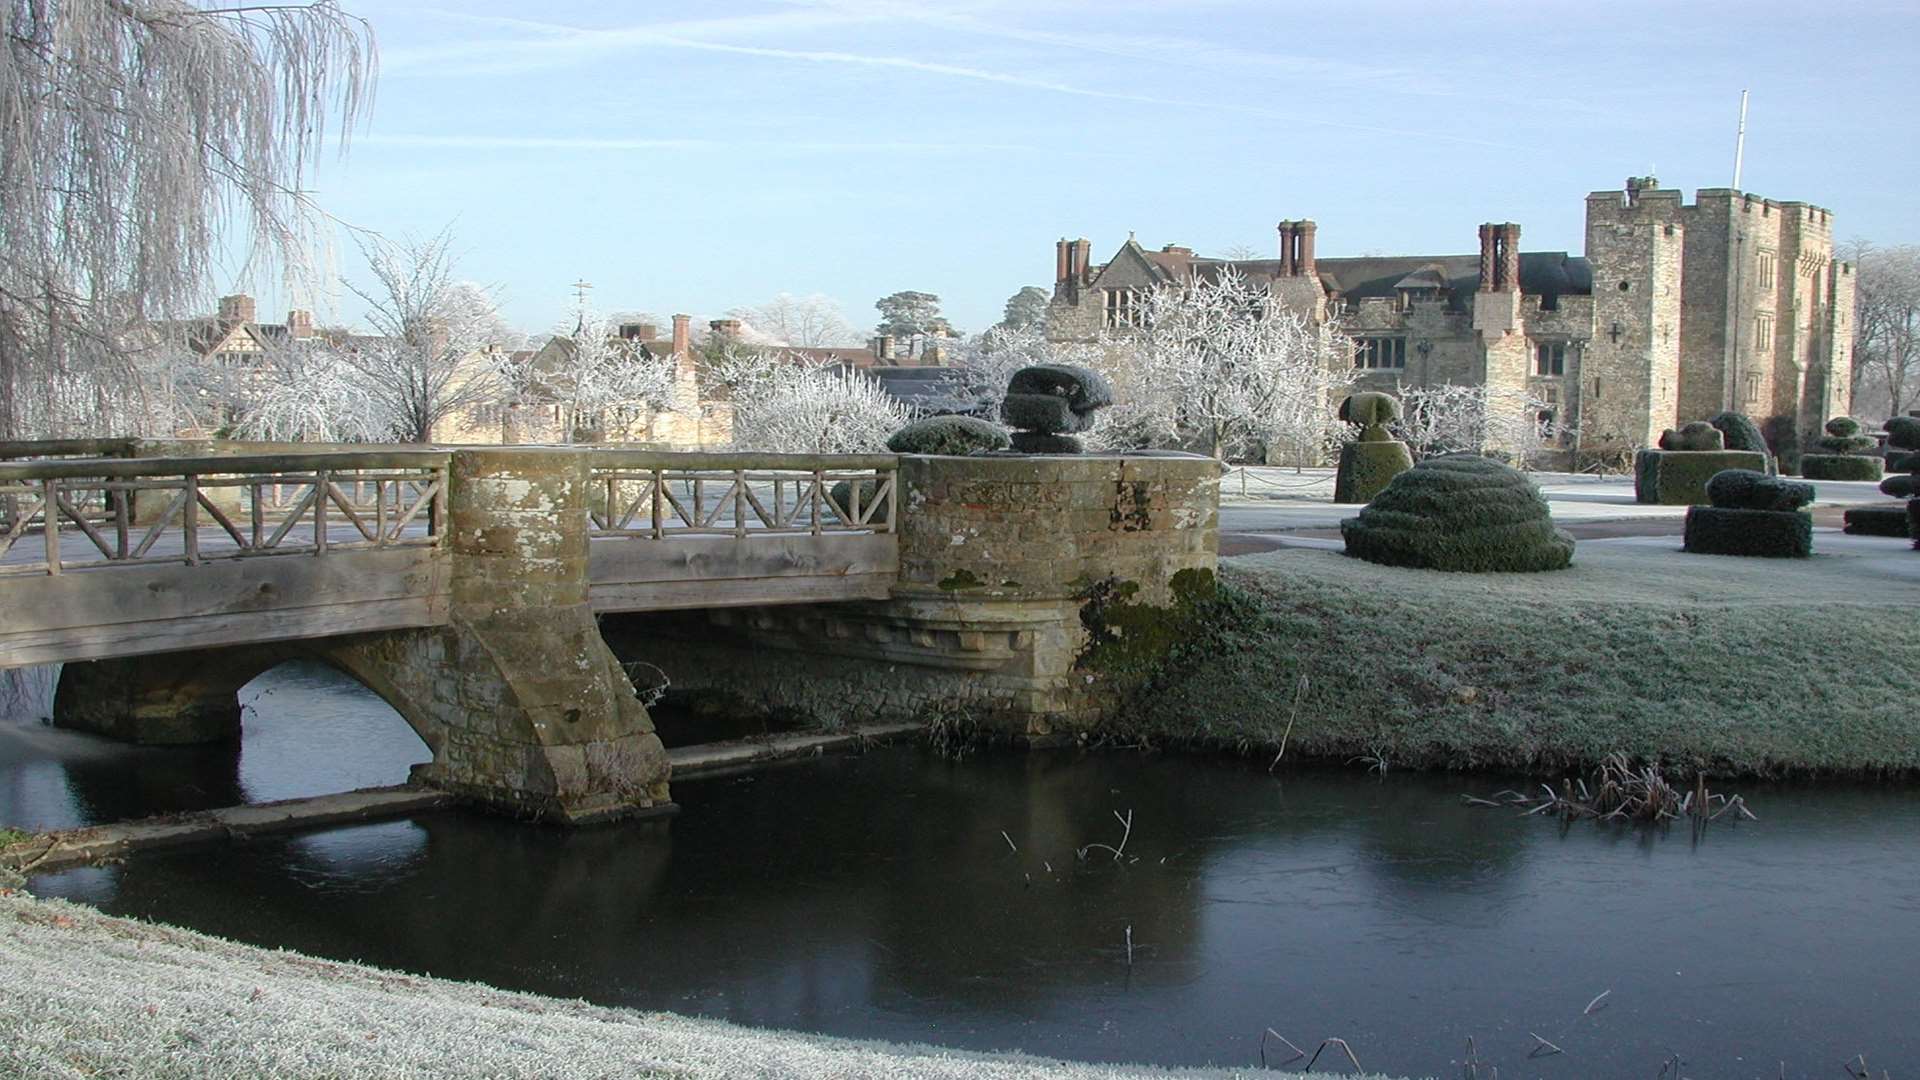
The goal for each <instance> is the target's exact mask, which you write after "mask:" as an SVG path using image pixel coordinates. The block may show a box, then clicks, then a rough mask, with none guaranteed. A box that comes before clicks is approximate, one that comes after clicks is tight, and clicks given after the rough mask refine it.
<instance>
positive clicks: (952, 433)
mask: <svg viewBox="0 0 1920 1080" xmlns="http://www.w3.org/2000/svg"><path fill="white" fill-rule="evenodd" d="M1011 445H1012V440H1010V439H1008V438H1007V431H1006V429H1005V428H1003V427H1001V426H1000V425H999V424H995V423H992V422H990V421H987V420H982V419H980V418H979V417H975V416H929V417H926V418H924V419H921V420H915V421H914V422H912V423H910V424H908V425H906V426H905V427H903V428H901V429H900V430H899V431H896V432H894V433H893V434H892V435H889V436H887V449H888V450H891V451H893V452H894V453H896V454H937V455H941V456H945V457H964V456H966V455H968V454H980V453H986V452H988V451H992V450H1005V449H1006V448H1007V447H1009V446H1011Z"/></svg>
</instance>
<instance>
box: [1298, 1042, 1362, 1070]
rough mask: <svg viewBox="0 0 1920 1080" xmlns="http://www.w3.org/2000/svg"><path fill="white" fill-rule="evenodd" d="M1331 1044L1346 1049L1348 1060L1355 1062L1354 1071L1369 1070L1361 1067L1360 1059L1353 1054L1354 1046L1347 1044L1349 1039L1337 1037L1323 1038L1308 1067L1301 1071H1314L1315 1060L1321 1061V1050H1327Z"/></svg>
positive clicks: (1308, 1062) (1308, 1061)
mask: <svg viewBox="0 0 1920 1080" xmlns="http://www.w3.org/2000/svg"><path fill="white" fill-rule="evenodd" d="M1329 1046H1338V1047H1339V1048H1340V1049H1341V1050H1342V1051H1344V1052H1345V1053H1346V1055H1347V1060H1348V1061H1351V1062H1353V1071H1354V1072H1366V1071H1367V1070H1365V1069H1363V1068H1361V1067H1360V1059H1359V1058H1357V1057H1355V1056H1354V1054H1353V1047H1351V1046H1348V1045H1347V1040H1345V1039H1335V1038H1328V1039H1323V1040H1321V1042H1320V1045H1319V1046H1318V1047H1317V1048H1315V1050H1314V1051H1313V1056H1312V1057H1310V1058H1308V1059H1307V1067H1306V1068H1305V1069H1302V1070H1300V1071H1301V1072H1312V1071H1313V1063H1314V1062H1316V1061H1319V1060H1320V1051H1321V1050H1325V1049H1326V1048H1327V1047H1329Z"/></svg>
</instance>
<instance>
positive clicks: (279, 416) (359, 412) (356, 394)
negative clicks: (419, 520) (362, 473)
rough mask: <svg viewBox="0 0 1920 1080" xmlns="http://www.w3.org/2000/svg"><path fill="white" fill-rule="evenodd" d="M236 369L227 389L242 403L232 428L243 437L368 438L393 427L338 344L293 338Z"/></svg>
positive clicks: (297, 439)
mask: <svg viewBox="0 0 1920 1080" xmlns="http://www.w3.org/2000/svg"><path fill="white" fill-rule="evenodd" d="M227 370H230V371H231V370H234V369H227ZM238 374H239V375H240V378H239V379H238V380H237V381H236V382H234V383H230V384H229V387H228V392H229V393H232V394H233V395H234V397H233V400H236V401H238V402H239V403H240V404H239V418H238V422H237V423H236V424H235V425H234V433H235V434H236V435H239V436H240V437H241V438H245V439H268V440H273V441H284V442H368V441H372V440H377V439H382V438H385V437H387V436H388V433H389V431H390V430H391V429H390V427H389V426H388V420H389V419H390V418H389V417H388V416H386V415H385V414H384V413H383V411H382V409H381V407H380V405H379V403H378V402H377V401H376V400H375V397H374V394H373V393H372V391H371V390H370V388H369V386H368V379H367V376H366V372H365V370H364V369H363V368H362V367H361V366H360V365H358V364H355V363H353V362H351V361H350V360H349V353H348V351H347V348H346V347H345V346H343V345H342V344H341V343H338V342H331V341H327V340H325V339H313V340H309V341H299V342H291V343H289V344H286V345H283V346H281V347H279V348H275V349H272V350H269V351H268V352H266V353H265V354H263V355H262V357H261V359H260V361H259V363H258V364H256V365H252V366H250V367H248V368H246V369H244V371H242V372H239V373H238Z"/></svg>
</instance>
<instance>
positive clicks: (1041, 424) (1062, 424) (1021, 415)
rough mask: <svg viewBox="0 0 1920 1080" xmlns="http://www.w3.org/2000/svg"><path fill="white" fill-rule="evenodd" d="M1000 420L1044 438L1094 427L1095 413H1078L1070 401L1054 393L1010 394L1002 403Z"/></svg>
mask: <svg viewBox="0 0 1920 1080" xmlns="http://www.w3.org/2000/svg"><path fill="white" fill-rule="evenodd" d="M1000 419H1002V420H1005V421H1006V422H1007V423H1008V424H1010V425H1012V426H1014V427H1016V428H1020V429H1022V430H1024V431H1034V432H1039V433H1040V434H1043V435H1071V434H1073V433H1074V432H1076V431H1085V430H1087V429H1088V428H1090V427H1092V426H1093V413H1092V412H1091V411H1088V412H1083V413H1077V412H1074V411H1073V408H1072V406H1070V405H1069V404H1068V403H1067V399H1066V398H1063V397H1055V396H1054V395H1052V394H1013V393H1009V394H1008V395H1007V396H1006V399H1005V400H1004V401H1002V402H1001V403H1000Z"/></svg>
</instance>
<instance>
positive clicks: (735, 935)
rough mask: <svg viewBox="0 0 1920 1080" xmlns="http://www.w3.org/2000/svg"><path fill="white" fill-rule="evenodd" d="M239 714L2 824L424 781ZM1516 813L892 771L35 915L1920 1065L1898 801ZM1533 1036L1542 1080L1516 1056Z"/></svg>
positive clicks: (1037, 1043)
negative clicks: (209, 733)
mask: <svg viewBox="0 0 1920 1080" xmlns="http://www.w3.org/2000/svg"><path fill="white" fill-rule="evenodd" d="M242 696H243V700H246V701H248V702H250V704H251V707H250V709H249V711H248V713H247V717H246V721H247V723H246V732H247V734H246V739H245V741H244V743H243V744H242V746H241V747H240V748H239V749H238V750H237V751H236V750H235V749H234V748H231V747H229V748H225V749H219V750H205V749H202V750H164V751H163V750H136V749H131V748H126V747H121V746H117V745H115V744H111V743H107V742H104V741H102V740H98V739H94V738H91V737H88V736H81V735H74V734H71V733H67V732H61V731H55V730H52V729H47V728H44V727H41V726H40V725H39V724H38V723H37V722H36V721H35V720H34V719H33V718H32V717H31V716H25V715H19V716H14V717H11V718H9V719H7V720H6V721H5V722H4V724H0V820H4V821H6V822H8V823H10V824H16V825H21V826H25V827H41V828H45V827H58V826H64V825H71V824H79V823H84V822H91V821H101V820H114V819H120V818H125V817H129V816H135V815H139V814H144V813H155V812H163V811H171V810H183V809H195V808H200V807H206V806H219V805H227V804H231V803H234V802H238V801H245V800H261V799H271V798H282V797H288V796H293V795H300V794H313V793H318V792H324V791H335V790H342V789H345V788H350V787H355V786H364V785H371V784H383V783H392V782H395V781H397V780H399V779H402V778H403V777H404V776H405V774H406V770H407V767H408V766H409V764H411V763H412V762H414V761H418V760H423V759H424V758H425V756H426V755H425V751H424V748H423V747H422V746H421V745H420V744H419V741H418V740H417V738H415V737H414V736H413V734H412V732H411V731H410V730H409V729H408V728H407V727H406V726H405V724H403V723H402V722H401V721H400V720H399V718H398V717H397V716H395V715H394V714H393V713H392V712H391V711H390V710H387V709H386V708H385V707H384V706H382V705H381V704H380V703H379V702H377V701H376V700H374V699H372V698H371V696H370V695H368V694H366V693H365V692H364V691H362V690H360V689H359V688H358V687H357V686H355V685H354V684H352V683H350V682H348V681H346V680H345V679H343V678H341V677H339V676H335V675H334V674H332V673H331V672H329V671H328V670H326V669H323V668H308V667H296V666H288V667H283V668H280V669H277V670H275V671H273V672H270V673H269V674H268V675H267V676H264V677H262V678H261V679H260V680H258V681H256V682H255V683H254V684H253V685H251V686H249V687H248V689H247V690H246V691H245V692H244V693H243V695H242ZM1507 784H1508V781H1507V780H1505V779H1503V778H1499V777H1489V776H1484V775H1478V776H1462V775H1434V774H1403V773H1400V772H1394V771H1390V772H1388V773H1387V774H1386V775H1384V776H1379V775H1370V774H1367V773H1365V772H1363V767H1362V766H1359V765H1354V766H1352V767H1349V768H1344V769H1342V768H1315V769H1295V770H1283V771H1282V772H1281V773H1280V774H1278V775H1269V774H1268V773H1267V771H1266V769H1265V763H1264V762H1242V761H1233V760H1223V759H1214V758H1191V757H1179V756H1166V755H1145V754H1139V753H1128V752H1108V753H1080V752H1072V751H1061V752H1052V753H1044V754H1011V753H1008V754H976V755H972V756H969V757H966V758H964V759H963V760H960V761H950V760H945V759H942V758H938V757H936V756H934V755H932V754H930V753H928V752H926V751H925V750H923V749H921V748H919V747H917V746H904V747H896V748H891V749H884V750H876V751H871V752H868V753H866V754H864V755H858V756H846V757H827V758H822V759H818V760H813V761H808V762H805V763H801V764H796V765H791V766H787V767H783V768H776V769H770V770H766V771H762V772H758V773H752V774H744V775H737V776H732V777H723V778H715V779H710V780H689V781H681V782H677V783H676V784H675V786H674V794H675V797H676V799H677V800H678V801H679V802H680V804H681V805H682V807H683V808H684V809H683V812H682V813H681V814H680V815H679V816H677V817H675V818H672V819H669V820H663V821H651V822H643V823H633V824H627V825H614V826H607V827H602V828H594V829H586V830H571V831H568V830H560V829H554V828H540V827H528V826H525V825H522V824H516V823H514V822H511V821H507V820H502V819H497V818H489V817H482V816H477V815H471V814H464V813H455V812H447V813H435V814H431V815H423V816H421V817H418V818H414V819H408V820H399V821H392V822H386V823H379V824H371V825H362V826H354V827H345V828H334V829H326V830H321V831H315V832H310V833H305V834H298V835H293V836H288V837H277V838H271V839H264V840H258V841H254V842H251V843H247V844H237V845H228V846H219V847H208V848H198V849H193V850H188V851H178V852H167V853H156V854H151V855H144V856H140V857H137V858H135V859H132V860H130V861H128V862H127V863H125V864H121V865H113V866H105V867H97V868H90V869H84V870H75V871H68V872H64V873H58V874H49V875H44V876H41V877H39V878H36V879H34V880H33V882H32V889H33V891H35V892H36V893H39V894H42V895H48V896H62V897H67V898H70V899H75V900H81V901H84V902H87V903H91V904H95V905H97V906H99V907H101V908H102V909H103V910H106V911H108V912H110V913H114V914H123V915H131V916H138V917H142V918H150V919H155V920H160V921H164V922H170V923H176V924H179V925H184V926H190V927H193V928H195V929H199V930H204V931H207V932H210V933H215V934H219V935H222V936H226V937H230V938H234V939H237V940H241V941H247V942H252V943H256V944H262V945H272V946H284V947H288V948H293V949H297V950H300V951H303V952H307V953H312V954H315V955H320V956H326V957H333V958H340V959H354V960H361V961H366V962H369V963H374V964H379V965H385V966H391V967H395V968H399V969H403V970H408V971H416V972H426V973H431V974H434V975H439V976H444V977H450V978H456V979H471V980H480V981H484V982H488V983H492V984H495V985H499V986H503V987H508V988H513V989H521V990H530V991H535V992H540V993H546V994H553V995H561V996H567V997H584V998H587V999H589V1000H592V1001H595V1002H600V1003H605V1004H617V1005H627V1006H634V1007H638V1008H644V1009H664V1010H671V1011H674V1012H679V1013H686V1014H696V1015H706V1016H714V1017H722V1018H726V1019H730V1020H735V1021H740V1022H743V1023H748V1024H754V1025H763V1026H769V1027H781V1028H796V1029H802V1030H808V1031H818V1032H824V1033H828V1034H836V1035H858V1036H874V1037H880V1038H886V1039H896V1040H917V1041H927V1042H933V1043H938V1044H943V1045H949V1046H956V1047H966V1048H975V1049H1021V1050H1026V1051H1030V1052H1033V1053H1037V1054H1042V1055H1048V1056H1058V1057H1063V1058H1077V1059H1086V1060H1096V1061H1140V1062H1153V1063H1160V1064H1205V1063H1217V1064H1224V1065H1250V1064H1255V1063H1257V1062H1258V1045H1259V1038H1260V1034H1261V1032H1262V1031H1264V1030H1265V1029H1267V1028H1269V1027H1271V1028H1273V1029H1274V1030H1276V1031H1277V1032H1279V1033H1280V1034H1282V1035H1285V1036H1286V1037H1287V1038H1289V1039H1291V1040H1292V1041H1293V1042H1295V1043H1298V1044H1300V1045H1302V1046H1304V1047H1306V1048H1308V1049H1309V1050H1310V1049H1312V1047H1313V1046H1314V1045H1315V1044H1317V1043H1318V1042H1319V1041H1320V1040H1321V1039H1322V1038H1325V1037H1327V1036H1339V1037H1341V1038H1344V1039H1346V1040H1347V1041H1348V1043H1350V1044H1351V1045H1352V1046H1353V1048H1354V1050H1355V1052H1356V1053H1357V1054H1358V1055H1359V1057H1360V1060H1361V1062H1362V1063H1363V1064H1364V1065H1365V1066H1366V1067H1367V1069H1369V1070H1378V1071H1382V1072H1387V1073H1391V1074H1402V1075H1457V1074H1458V1073H1459V1072H1460V1071H1461V1065H1460V1064H1459V1062H1460V1059H1461V1058H1462V1056H1463V1054H1464V1051H1465V1048H1466V1042H1467V1038H1468V1037H1469V1036H1472V1037H1473V1038H1474V1039H1475V1041H1476V1045H1477V1047H1478V1050H1479V1057H1480V1060H1481V1062H1482V1063H1483V1073H1484V1071H1485V1070H1484V1066H1486V1065H1499V1066H1500V1067H1501V1069H1502V1071H1503V1073H1506V1074H1508V1075H1515V1076H1518V1075H1522V1073H1523V1072H1524V1074H1526V1075H1541V1076H1566V1077H1572V1076H1594V1075H1627V1074H1633V1075H1653V1074H1654V1073H1656V1072H1658V1071H1659V1070H1660V1066H1661V1063H1662V1062H1663V1061H1665V1060H1666V1059H1668V1058H1670V1057H1671V1056H1672V1055H1674V1054H1676V1053H1677V1054H1679V1055H1680V1056H1681V1057H1682V1058H1683V1059H1684V1061H1685V1069H1686V1073H1687V1075H1690V1076H1696V1077H1704V1076H1760V1075H1764V1076H1774V1075H1777V1074H1778V1070H1779V1067H1780V1066H1779V1063H1780V1062H1782V1061H1784V1062H1785V1063H1786V1068H1787V1072H1788V1074H1789V1075H1796V1076H1797V1075H1823V1074H1825V1075H1830V1074H1831V1073H1832V1070H1833V1069H1835V1068H1837V1067H1838V1063H1839V1062H1841V1061H1842V1060H1845V1059H1850V1058H1852V1057H1853V1056H1854V1055H1856V1054H1861V1053H1864V1054H1865V1055H1866V1058H1867V1061H1868V1063H1869V1064H1870V1065H1871V1066H1872V1067H1873V1069H1874V1070H1875V1072H1876V1074H1877V1073H1878V1070H1880V1069H1889V1070H1891V1071H1892V1072H1893V1073H1894V1074H1895V1075H1900V1074H1901V1073H1902V1072H1903V1066H1904V1067H1905V1071H1911V1069H1912V1067H1913V1066H1914V1065H1915V1064H1916V1063H1920V1033H1916V1031H1915V1029H1914V1025H1913V1024H1912V1023H1911V1019H1912V1007H1911V1001H1912V987H1913V986H1914V985H1915V984H1916V981H1920V918H1915V916H1916V914H1920V858H1917V857H1916V856H1920V839H1917V838H1920V791H1916V790H1915V789H1914V788H1912V787H1910V786H1908V785H1905V784H1900V783H1891V782H1890V783H1887V784H1884V785H1864V784H1843V783H1833V782H1823V783H1818V784H1811V783H1801V784H1759V783H1748V784H1740V785H1733V786H1732V787H1733V789H1734V790H1738V791H1740V792H1741V793H1742V794H1744V795H1745V796H1746V798H1747V801H1748V803H1749V804H1750V805H1752V806H1753V807H1754V808H1755V810H1756V811H1757V812H1758V813H1759V815H1760V818H1761V820H1760V821H1759V822H1758V823H1747V824H1742V825H1739V826H1737V827H1727V826H1722V825H1716V826H1714V827H1712V828H1711V829H1710V830H1709V831H1708V832H1706V833H1705V834H1704V835H1703V836H1700V837H1696V836H1695V835H1694V834H1693V832H1692V831H1691V830H1690V829H1688V828H1686V827H1684V826H1681V827H1673V828H1669V829H1665V830H1647V829H1639V828H1631V827H1609V826H1596V825H1593V824H1588V823H1582V824H1575V825H1573V826H1572V827H1570V828H1562V827H1561V826H1559V825H1558V824H1557V823H1555V822H1552V821H1547V820H1543V819H1541V818H1538V817H1536V818H1522V817H1519V816H1517V815H1515V814H1512V813H1510V812H1506V811H1496V810H1485V809H1475V808H1471V807H1467V806H1463V805H1462V804H1461V803H1460V800H1459V795H1460V794H1461V793H1463V792H1473V793H1475V794H1482V795H1484V794H1489V793H1491V792H1492V791H1494V790H1496V789H1498V788H1501V787H1504V786H1507ZM1128 813H1131V815H1132V821H1133V827H1132V830H1131V833H1130V835H1128V837H1127V840H1126V843H1125V845H1124V857H1123V858H1122V859H1121V860H1119V861H1116V860H1115V859H1114V858H1113V857H1112V855H1111V853H1109V852H1107V851H1105V850H1103V849H1098V848H1095V849H1092V850H1088V851H1087V852H1086V857H1085V859H1084V860H1083V859H1081V858H1079V857H1077V855H1076V849H1080V848H1084V847H1086V845H1089V844H1095V843H1098V844H1106V845H1119V844H1120V842H1121V836H1122V828H1121V825H1120V823H1119V822H1118V821H1117V820H1116V818H1115V815H1116V814H1121V815H1125V814H1128ZM1129 928H1130V930H1131V940H1132V945H1133V952H1132V957H1131V963H1129V957H1128V950H1127V941H1128V933H1129ZM1603 991H1606V992H1608V993H1607V994H1606V996H1605V997H1604V998H1602V999H1601V1000H1600V1002H1599V1003H1598V1004H1597V1005H1594V1006H1593V1008H1592V1011H1591V1012H1585V1011H1584V1010H1587V1009H1588V1007H1589V1003H1590V1002H1592V1001H1593V999H1594V998H1595V997H1596V996H1598V995H1600V994H1601V993H1602V992H1603ZM1536 1034H1537V1035H1538V1036H1540V1037H1543V1038H1544V1039H1546V1040H1549V1041H1551V1042H1552V1043H1553V1044H1555V1045H1557V1046H1558V1047H1560V1048H1561V1049H1562V1050H1564V1053H1562V1054H1558V1055H1543V1056H1535V1057H1531V1058H1530V1057H1528V1055H1529V1053H1530V1052H1532V1051H1535V1050H1536V1046H1537V1044H1536V1042H1535V1039H1534V1035H1536ZM1277 1047H1278V1044H1277V1043H1274V1042H1272V1041H1271V1040H1270V1041H1269V1042H1268V1051H1269V1058H1270V1059H1271V1060H1273V1061H1275V1062H1276V1063H1277V1062H1278V1061H1279V1060H1281V1059H1284V1058H1285V1057H1287V1056H1288V1055H1287V1053H1286V1052H1285V1051H1284V1050H1277ZM1276 1051H1277V1052H1276ZM1295 1064H1296V1067H1297V1065H1299V1064H1301V1063H1295ZM1319 1068H1320V1069H1321V1070H1324V1068H1325V1059H1324V1058H1323V1059H1322V1064H1321V1066H1320V1067H1319Z"/></svg>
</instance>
